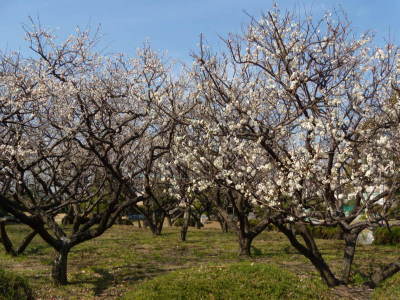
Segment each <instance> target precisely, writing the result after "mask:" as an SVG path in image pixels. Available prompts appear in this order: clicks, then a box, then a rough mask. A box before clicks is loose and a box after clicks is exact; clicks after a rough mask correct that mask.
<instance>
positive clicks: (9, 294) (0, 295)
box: [0, 270, 33, 300]
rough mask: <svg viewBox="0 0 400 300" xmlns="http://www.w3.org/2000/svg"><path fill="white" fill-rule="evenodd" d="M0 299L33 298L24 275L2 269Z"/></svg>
mask: <svg viewBox="0 0 400 300" xmlns="http://www.w3.org/2000/svg"><path fill="white" fill-rule="evenodd" d="M0 299H1V300H25V299H33V298H32V291H31V289H30V287H29V285H28V283H27V281H26V280H25V279H24V278H23V277H21V276H18V275H15V274H14V273H10V272H6V271H4V270H0Z"/></svg>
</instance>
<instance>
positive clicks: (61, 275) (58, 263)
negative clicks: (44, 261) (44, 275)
mask: <svg viewBox="0 0 400 300" xmlns="http://www.w3.org/2000/svg"><path fill="white" fill-rule="evenodd" d="M69 251H70V249H69V248H68V247H62V248H61V249H60V250H59V251H57V252H56V253H57V254H56V258H55V259H54V262H53V266H52V269H51V278H52V279H53V282H54V283H55V284H56V285H65V284H67V283H68V280H67V268H68V253H69Z"/></svg>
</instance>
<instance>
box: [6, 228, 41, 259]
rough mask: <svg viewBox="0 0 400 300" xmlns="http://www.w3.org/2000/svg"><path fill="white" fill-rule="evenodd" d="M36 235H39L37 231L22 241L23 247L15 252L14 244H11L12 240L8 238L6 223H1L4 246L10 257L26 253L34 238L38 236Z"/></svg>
mask: <svg viewBox="0 0 400 300" xmlns="http://www.w3.org/2000/svg"><path fill="white" fill-rule="evenodd" d="M36 234H37V232H36V231H32V232H31V233H29V234H28V235H27V236H25V238H24V239H23V240H22V243H21V245H20V246H19V247H18V249H16V250H15V249H14V245H13V243H12V242H11V240H10V238H9V237H8V234H7V231H6V228H5V224H4V222H1V223H0V236H1V242H2V243H3V245H4V249H5V250H6V253H7V254H9V255H12V256H17V255H20V254H22V253H23V252H24V251H25V249H26V247H28V245H29V244H30V243H31V241H32V240H33V238H34V237H35V236H36Z"/></svg>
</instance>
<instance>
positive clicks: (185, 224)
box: [181, 206, 190, 242]
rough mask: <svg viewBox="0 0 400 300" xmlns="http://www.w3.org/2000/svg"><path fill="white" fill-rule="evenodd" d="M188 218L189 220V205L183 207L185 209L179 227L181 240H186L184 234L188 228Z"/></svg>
mask: <svg viewBox="0 0 400 300" xmlns="http://www.w3.org/2000/svg"><path fill="white" fill-rule="evenodd" d="M189 220H190V206H187V207H185V211H184V213H183V224H182V227H181V241H182V242H184V241H186V235H187V232H188V228H189Z"/></svg>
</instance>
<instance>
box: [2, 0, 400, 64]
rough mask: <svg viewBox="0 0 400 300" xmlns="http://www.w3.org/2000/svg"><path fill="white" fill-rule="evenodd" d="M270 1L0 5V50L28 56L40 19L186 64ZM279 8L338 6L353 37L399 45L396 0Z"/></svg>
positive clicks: (295, 0)
mask: <svg viewBox="0 0 400 300" xmlns="http://www.w3.org/2000/svg"><path fill="white" fill-rule="evenodd" d="M272 2H273V1H272V0H141V1H139V0H80V1H78V0H69V1H60V0H0V35H1V38H0V49H2V50H8V51H13V50H19V51H21V52H23V53H24V54H27V53H29V52H28V51H27V46H26V43H25V42H24V39H23V38H24V33H23V30H22V25H23V24H28V23H29V21H28V16H32V17H34V18H36V17H39V18H40V20H41V23H42V24H44V25H45V26H46V27H49V28H52V29H56V33H57V34H58V35H59V36H61V37H62V36H65V35H67V34H69V33H72V32H73V31H74V29H75V27H76V26H80V27H83V28H86V27H88V26H90V27H92V28H96V27H97V26H98V25H99V24H100V25H101V32H102V33H103V38H102V47H106V52H108V53H116V52H123V53H127V54H133V53H134V51H135V49H136V48H138V47H140V46H141V45H142V44H143V42H144V41H145V40H149V41H150V42H151V45H152V46H153V48H155V49H157V50H168V53H169V55H170V56H171V57H173V58H176V59H180V60H184V61H185V60H188V59H189V54H190V52H191V51H192V50H195V49H196V45H197V44H198V38H199V34H200V33H204V34H205V36H206V39H207V40H208V42H209V43H210V44H211V45H215V46H216V47H217V46H218V40H219V38H218V35H222V36H224V35H226V34H227V33H228V32H240V30H241V28H243V26H244V25H245V24H246V23H247V22H248V21H249V18H248V16H246V14H245V13H244V11H247V12H248V13H249V14H251V15H254V16H259V15H260V12H262V11H265V10H267V9H269V8H271V6H272ZM276 2H277V3H278V6H279V7H280V8H282V9H296V10H299V9H300V10H303V9H304V8H306V9H307V10H308V11H312V12H313V13H314V14H321V13H322V12H323V11H326V10H327V9H331V8H332V7H336V8H337V7H342V8H343V9H344V10H345V11H346V12H347V14H348V16H349V18H350V20H351V21H352V23H353V26H354V29H355V30H356V31H357V32H363V31H365V30H367V29H372V30H373V31H374V32H375V33H376V36H377V41H378V42H382V41H383V39H384V37H388V36H389V33H390V35H391V39H392V40H394V41H395V42H397V43H398V42H399V41H400V38H399V35H400V0H302V1H299V0H281V1H279V0H278V1H276Z"/></svg>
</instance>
